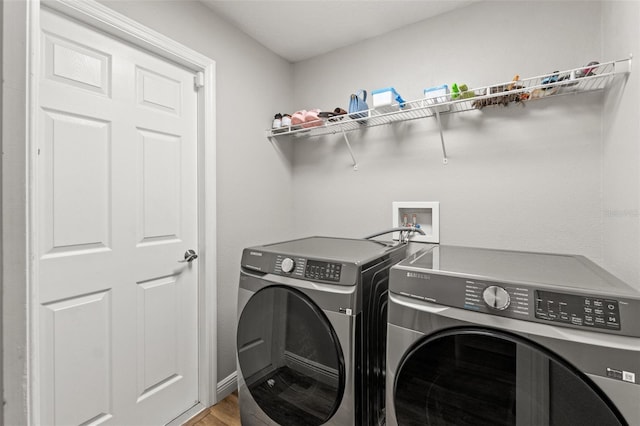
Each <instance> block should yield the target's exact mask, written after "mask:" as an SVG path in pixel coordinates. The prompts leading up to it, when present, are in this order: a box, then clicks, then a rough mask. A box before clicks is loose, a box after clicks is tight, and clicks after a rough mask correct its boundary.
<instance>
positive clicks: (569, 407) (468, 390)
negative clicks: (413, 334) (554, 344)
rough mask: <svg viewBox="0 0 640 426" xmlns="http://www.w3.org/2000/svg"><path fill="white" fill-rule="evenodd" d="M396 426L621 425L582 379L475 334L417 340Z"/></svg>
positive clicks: (523, 349)
mask: <svg viewBox="0 0 640 426" xmlns="http://www.w3.org/2000/svg"><path fill="white" fill-rule="evenodd" d="M394 405H395V414H396V418H397V421H398V424H399V425H403V426H404V425H456V426H464V425H470V426H481V425H491V426H499V425H505V426H513V425H517V426H521V425H557V426H571V425H576V426H578V425H579V426H583V425H624V424H626V422H625V421H624V419H623V417H622V415H621V414H620V412H619V411H618V410H617V409H616V408H615V406H614V405H613V403H612V402H611V401H610V400H609V398H608V397H607V396H606V395H604V393H602V392H601V391H600V390H599V388H598V387H597V386H596V385H595V384H594V383H593V382H592V381H591V379H589V378H588V377H587V376H586V375H584V374H583V373H581V372H580V371H578V370H576V369H575V368H573V367H572V366H571V365H569V364H568V363H567V362H566V361H565V360H563V359H561V358H560V357H558V356H557V355H554V354H553V353H551V352H550V351H548V350H546V349H545V348H543V347H542V346H540V345H538V344H536V343H534V342H532V341H529V340H526V339H524V338H522V337H519V336H516V335H513V334H510V333H506V332H502V331H497V330H494V329H486V328H479V327H465V328H454V329H448V330H445V331H443V332H439V333H435V334H432V335H430V336H427V337H425V338H424V339H422V340H420V341H418V342H417V343H416V344H415V345H414V346H413V347H412V348H411V349H410V350H409V351H407V353H406V354H405V356H404V357H403V359H402V360H401V362H400V365H399V368H398V372H397V374H396V379H395V384H394Z"/></svg>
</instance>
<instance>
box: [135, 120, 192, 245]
mask: <svg viewBox="0 0 640 426" xmlns="http://www.w3.org/2000/svg"><path fill="white" fill-rule="evenodd" d="M138 132H139V134H140V142H139V143H140V146H139V149H140V152H139V158H140V160H141V162H140V165H139V171H140V176H139V177H138V182H140V194H139V200H140V201H141V203H142V205H141V206H140V209H139V210H140V219H141V223H140V224H139V226H138V229H139V230H140V231H142V235H141V236H140V240H139V242H140V243H141V244H145V243H157V242H161V241H164V242H168V241H175V240H178V239H179V238H180V237H179V235H180V207H181V200H180V195H181V191H180V189H181V188H180V180H181V173H182V171H181V164H180V163H181V158H180V153H181V151H182V146H181V145H182V140H181V138H180V136H178V135H168V134H164V133H158V132H154V131H151V130H144V129H138Z"/></svg>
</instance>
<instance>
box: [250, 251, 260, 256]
mask: <svg viewBox="0 0 640 426" xmlns="http://www.w3.org/2000/svg"><path fill="white" fill-rule="evenodd" d="M249 254H250V255H251V256H262V253H260V252H259V251H250V252H249Z"/></svg>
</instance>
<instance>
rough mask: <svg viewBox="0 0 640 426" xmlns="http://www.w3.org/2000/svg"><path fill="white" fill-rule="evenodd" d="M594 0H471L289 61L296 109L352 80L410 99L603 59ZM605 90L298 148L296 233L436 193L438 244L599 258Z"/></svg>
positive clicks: (341, 99) (366, 224)
mask: <svg viewBox="0 0 640 426" xmlns="http://www.w3.org/2000/svg"><path fill="white" fill-rule="evenodd" d="M600 28H601V3H599V2H555V1H554V2H537V1H536V2H532V1H530V2H480V3H475V4H472V5H470V6H468V7H466V8H464V9H461V10H457V11H454V12H451V13H448V14H445V15H441V16H438V17H435V18H433V19H430V20H427V21H424V22H422V23H418V24H415V25H411V26H409V27H407V28H404V29H402V30H399V31H395V32H392V33H389V34H386V35H384V36H381V37H379V38H376V39H372V40H369V41H365V42H362V43H359V44H357V45H354V46H350V47H347V48H344V49H341V50H338V51H335V52H332V53H329V54H326V55H323V56H320V57H317V58H313V59H310V60H308V61H304V62H300V63H297V64H295V65H294V83H295V84H294V96H295V107H296V108H310V107H319V108H323V109H331V110H332V109H333V108H334V107H336V106H342V107H346V106H347V104H348V96H349V94H350V93H352V92H353V91H354V90H355V89H357V88H360V87H363V88H366V89H368V90H371V89H377V88H383V87H387V86H394V87H395V88H396V89H397V90H398V92H399V93H400V94H401V95H402V96H403V97H405V98H406V99H418V98H420V97H421V96H422V90H423V89H424V88H427V87H431V86H435V85H440V84H443V83H447V84H449V85H451V84H452V83H453V82H458V83H467V84H468V85H469V86H470V87H474V86H475V87H480V86H484V85H489V84H494V83H498V82H503V81H509V80H511V78H512V77H513V76H514V75H515V74H519V75H520V76H521V77H523V78H525V77H533V76H537V75H541V74H545V73H547V72H552V71H554V70H563V69H570V68H574V67H578V66H580V65H583V64H586V63H587V62H589V61H591V60H601V61H602V60H604V59H607V60H608V59H609V58H608V57H606V58H603V57H602V56H603V55H602V41H601V37H602V34H601V31H600ZM602 98H603V95H602V93H595V94H580V95H578V96H567V97H560V98H555V99H548V100H540V101H536V102H531V103H528V104H527V105H526V106H524V107H521V106H510V107H508V108H488V109H485V110H483V111H471V112H465V113H460V114H454V115H450V116H447V117H444V120H443V122H444V127H445V129H444V137H445V142H446V147H447V152H448V154H449V164H448V165H443V164H442V153H441V149H440V140H439V134H438V130H437V126H436V123H435V119H427V120H420V121H416V122H408V123H402V124H399V125H391V126H384V127H379V128H370V129H367V130H366V131H364V132H361V133H354V134H353V136H352V137H351V141H352V146H353V149H354V152H355V154H356V156H357V157H358V160H359V163H360V167H359V171H357V172H354V171H352V170H351V168H350V158H349V155H348V153H347V151H346V148H345V147H344V146H343V144H342V142H341V140H340V137H339V135H335V136H328V137H324V138H321V139H312V140H307V141H304V140H299V141H296V142H295V148H294V174H293V177H294V213H295V220H296V230H297V231H298V233H300V234H331V235H349V236H361V235H366V234H368V233H371V232H373V231H376V230H380V229H384V228H387V227H389V226H390V225H391V202H392V201H394V200H397V201H411V200H420V201H440V203H441V204H440V220H441V223H440V236H441V243H444V244H459V245H470V246H483V247H496V248H505V249H518V250H535V251H547V252H563V253H579V254H583V255H586V256H588V257H589V258H591V259H593V260H595V261H597V262H602V256H603V253H602V235H603V224H602V204H601V202H602V110H603V99H602Z"/></svg>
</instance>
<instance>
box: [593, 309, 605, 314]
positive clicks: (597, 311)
mask: <svg viewBox="0 0 640 426" xmlns="http://www.w3.org/2000/svg"><path fill="white" fill-rule="evenodd" d="M594 313H595V314H596V315H604V311H603V310H602V309H595V310H594Z"/></svg>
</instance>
